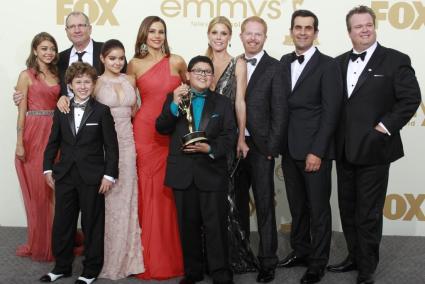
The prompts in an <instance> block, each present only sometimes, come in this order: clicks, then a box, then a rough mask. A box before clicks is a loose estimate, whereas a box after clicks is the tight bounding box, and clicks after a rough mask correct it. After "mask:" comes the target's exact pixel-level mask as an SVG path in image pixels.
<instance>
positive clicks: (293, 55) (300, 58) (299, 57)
mask: <svg viewBox="0 0 425 284" xmlns="http://www.w3.org/2000/svg"><path fill="white" fill-rule="evenodd" d="M291 56H292V59H291V60H292V61H291V62H294V61H295V60H298V63H300V64H302V63H303V62H304V55H300V56H298V55H297V54H296V53H295V51H294V52H292V55H291Z"/></svg>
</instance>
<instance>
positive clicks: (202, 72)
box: [190, 69, 214, 76]
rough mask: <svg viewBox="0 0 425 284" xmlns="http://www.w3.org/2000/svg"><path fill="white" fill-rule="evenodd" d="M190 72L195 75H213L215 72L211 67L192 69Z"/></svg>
mask: <svg viewBox="0 0 425 284" xmlns="http://www.w3.org/2000/svg"><path fill="white" fill-rule="evenodd" d="M190 72H192V73H193V74H195V75H203V76H212V75H213V74H214V73H213V71H212V70H211V69H206V70H203V69H192V70H191V71H190Z"/></svg>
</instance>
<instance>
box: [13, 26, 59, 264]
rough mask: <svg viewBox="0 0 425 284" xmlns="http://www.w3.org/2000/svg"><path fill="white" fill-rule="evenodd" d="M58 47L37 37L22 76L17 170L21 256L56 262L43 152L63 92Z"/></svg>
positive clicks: (44, 37) (46, 38)
mask: <svg viewBox="0 0 425 284" xmlns="http://www.w3.org/2000/svg"><path fill="white" fill-rule="evenodd" d="M57 48H58V47H57V44H56V41H55V39H54V38H53V37H52V36H51V35H49V34H48V33H40V34H37V35H36V36H35V37H34V39H33V41H32V43H31V53H30V55H29V57H28V59H27V68H28V69H26V70H24V71H22V72H21V74H20V75H19V79H18V83H17V86H16V89H17V91H20V92H21V93H22V94H23V99H22V101H21V102H20V103H19V109H18V110H19V112H18V125H17V141H16V150H15V154H16V157H15V167H16V173H17V175H18V179H19V184H20V186H21V190H22V196H23V200H24V205H25V211H26V214H27V226H28V238H27V243H26V244H23V245H21V246H19V247H18V248H17V250H16V255H18V256H28V257H31V258H32V259H33V260H37V261H52V260H53V255H52V249H51V237H52V223H53V190H52V189H51V188H50V187H49V186H48V185H47V183H46V182H45V180H44V175H43V153H44V148H45V147H46V144H47V140H48V138H49V134H50V129H51V127H52V118H53V111H54V109H55V107H56V102H57V100H58V96H59V93H60V86H59V84H58V72H57V69H56V62H57V60H58V53H57Z"/></svg>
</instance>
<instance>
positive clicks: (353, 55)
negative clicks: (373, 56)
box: [350, 51, 366, 61]
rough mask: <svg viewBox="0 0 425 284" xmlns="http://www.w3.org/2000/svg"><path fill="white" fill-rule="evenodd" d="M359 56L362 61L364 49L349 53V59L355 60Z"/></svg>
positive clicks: (364, 54)
mask: <svg viewBox="0 0 425 284" xmlns="http://www.w3.org/2000/svg"><path fill="white" fill-rule="evenodd" d="M359 57H360V59H361V60H362V61H364V58H365V57H366V51H364V52H362V53H353V52H351V53H350V59H351V61H356V60H357V58H359Z"/></svg>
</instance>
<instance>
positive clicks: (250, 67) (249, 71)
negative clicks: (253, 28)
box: [245, 50, 264, 83]
mask: <svg viewBox="0 0 425 284" xmlns="http://www.w3.org/2000/svg"><path fill="white" fill-rule="evenodd" d="M263 55H264V50H261V51H260V52H259V53H257V54H256V55H254V56H253V57H248V56H246V55H245V58H247V59H251V58H255V59H257V62H256V64H255V65H252V64H251V63H249V62H247V63H246V72H247V75H248V76H247V83H248V82H249V80H250V79H251V76H252V73H254V71H255V68H256V67H257V65H258V63H260V60H261V58H262V57H263Z"/></svg>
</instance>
